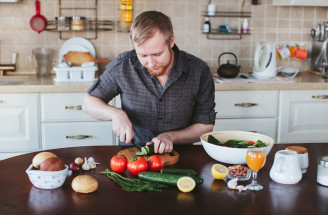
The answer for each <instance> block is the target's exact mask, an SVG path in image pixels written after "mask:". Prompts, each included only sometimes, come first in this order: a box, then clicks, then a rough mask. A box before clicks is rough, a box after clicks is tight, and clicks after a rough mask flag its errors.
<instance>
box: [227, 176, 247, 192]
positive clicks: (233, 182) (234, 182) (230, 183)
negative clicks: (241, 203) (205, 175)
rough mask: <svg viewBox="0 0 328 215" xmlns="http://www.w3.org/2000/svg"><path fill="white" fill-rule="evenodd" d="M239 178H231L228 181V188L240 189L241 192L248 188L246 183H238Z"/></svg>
mask: <svg viewBox="0 0 328 215" xmlns="http://www.w3.org/2000/svg"><path fill="white" fill-rule="evenodd" d="M237 181H238V178H234V179H231V180H230V181H228V184H227V185H228V188H229V189H233V190H239V192H241V191H244V190H247V188H246V187H245V186H244V185H238V183H237Z"/></svg>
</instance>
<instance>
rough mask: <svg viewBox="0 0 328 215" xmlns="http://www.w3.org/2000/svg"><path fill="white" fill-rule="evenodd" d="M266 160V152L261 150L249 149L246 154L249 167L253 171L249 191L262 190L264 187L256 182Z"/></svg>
mask: <svg viewBox="0 0 328 215" xmlns="http://www.w3.org/2000/svg"><path fill="white" fill-rule="evenodd" d="M265 160H266V155H265V152H264V151H262V150H260V149H249V150H248V151H247V154H246V163H247V166H248V167H249V168H250V169H251V170H252V183H251V184H249V185H247V186H246V187H247V189H248V190H262V189H263V186H262V185H259V184H258V183H257V181H256V179H257V173H258V171H260V169H261V168H262V167H263V166H264V164H265Z"/></svg>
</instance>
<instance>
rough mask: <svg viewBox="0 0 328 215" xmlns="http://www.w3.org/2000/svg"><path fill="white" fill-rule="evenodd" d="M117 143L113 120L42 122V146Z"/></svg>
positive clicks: (60, 146)
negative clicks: (113, 130) (114, 136)
mask: <svg viewBox="0 0 328 215" xmlns="http://www.w3.org/2000/svg"><path fill="white" fill-rule="evenodd" d="M95 145H115V142H114V139H113V134H112V123H111V122H71V123H68V122H65V123H59V122H56V123H42V148H43V149H45V150H46V149H54V148H65V147H77V146H95Z"/></svg>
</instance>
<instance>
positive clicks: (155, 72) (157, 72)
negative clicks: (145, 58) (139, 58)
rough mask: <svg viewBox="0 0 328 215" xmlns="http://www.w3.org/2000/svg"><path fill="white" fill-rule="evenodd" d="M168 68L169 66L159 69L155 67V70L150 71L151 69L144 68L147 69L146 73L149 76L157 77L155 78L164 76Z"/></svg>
mask: <svg viewBox="0 0 328 215" xmlns="http://www.w3.org/2000/svg"><path fill="white" fill-rule="evenodd" d="M168 66H169V65H166V66H160V67H157V69H152V68H149V67H146V68H147V71H148V73H149V75H151V76H155V77H157V76H161V75H164V73H165V71H166V69H167V67H168Z"/></svg>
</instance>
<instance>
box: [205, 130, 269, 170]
mask: <svg viewBox="0 0 328 215" xmlns="http://www.w3.org/2000/svg"><path fill="white" fill-rule="evenodd" d="M200 140H201V142H202V145H203V147H204V150H205V151H206V153H207V154H208V155H209V156H210V157H212V158H213V159H215V160H217V161H219V162H223V163H227V164H246V153H247V150H249V149H251V148H258V149H260V150H263V151H264V152H265V154H266V155H268V154H269V152H270V150H271V148H272V146H273V145H274V144H275V142H274V140H273V139H272V138H271V137H269V136H266V135H264V134H260V133H255V132H248V131H214V132H209V133H205V134H203V135H202V136H201V137H200Z"/></svg>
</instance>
